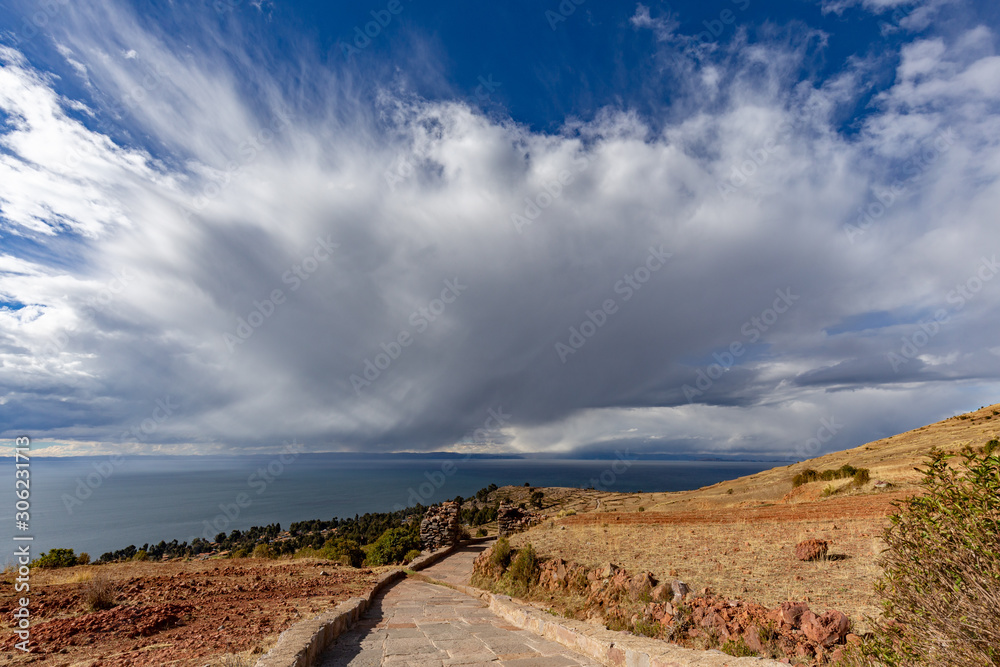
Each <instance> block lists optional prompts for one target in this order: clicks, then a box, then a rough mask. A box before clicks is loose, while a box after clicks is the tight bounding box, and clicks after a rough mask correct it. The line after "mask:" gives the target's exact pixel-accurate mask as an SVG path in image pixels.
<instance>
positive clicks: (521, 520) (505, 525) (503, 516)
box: [497, 503, 540, 537]
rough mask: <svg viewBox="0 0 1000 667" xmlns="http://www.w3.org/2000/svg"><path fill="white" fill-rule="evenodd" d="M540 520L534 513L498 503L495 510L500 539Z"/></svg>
mask: <svg viewBox="0 0 1000 667" xmlns="http://www.w3.org/2000/svg"><path fill="white" fill-rule="evenodd" d="M539 521H540V518H539V516H538V515H537V514H535V513H534V512H529V511H527V510H523V509H521V508H520V507H516V506H514V505H508V504H507V503H500V507H499V509H498V510H497V531H498V534H499V535H500V537H507V536H508V535H513V534H514V533H516V532H519V531H522V530H525V529H527V528H529V527H531V526H533V525H534V524H536V523H538V522H539Z"/></svg>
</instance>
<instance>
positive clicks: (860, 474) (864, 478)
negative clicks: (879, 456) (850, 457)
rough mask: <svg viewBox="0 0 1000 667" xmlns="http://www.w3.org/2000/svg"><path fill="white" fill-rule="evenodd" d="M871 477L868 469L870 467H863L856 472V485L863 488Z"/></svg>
mask: <svg viewBox="0 0 1000 667" xmlns="http://www.w3.org/2000/svg"><path fill="white" fill-rule="evenodd" d="M870 479H871V473H870V472H869V471H868V468H861V469H860V470H858V471H856V472H855V473H854V486H856V487H858V488H861V487H862V486H864V485H865V484H867V483H868V480H870Z"/></svg>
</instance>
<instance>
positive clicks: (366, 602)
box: [255, 545, 462, 667]
mask: <svg viewBox="0 0 1000 667" xmlns="http://www.w3.org/2000/svg"><path fill="white" fill-rule="evenodd" d="M459 546H462V545H453V546H450V547H445V548H443V549H438V550H437V551H434V552H431V553H428V554H424V555H422V556H418V557H417V558H414V559H413V560H412V561H410V563H409V564H408V565H407V566H406V569H409V570H413V571H416V570H421V569H423V568H425V567H430V566H431V565H433V564H434V563H436V562H438V561H439V560H441V559H442V558H444V557H445V556H447V555H449V554H450V553H451V552H452V551H454V550H455V549H456V548H457V547H459ZM405 577H406V572H405V571H404V570H403V568H397V569H395V570H390V571H389V572H386V573H384V574H382V575H381V576H380V577H379V578H378V579H377V580H376V582H375V585H374V586H373V587H372V588H371V590H369V591H368V592H367V593H366V594H365V595H364V596H362V597H356V598H350V599H348V600H345V601H344V602H341V603H340V604H338V605H337V606H336V607H334V608H333V610H332V611H328V612H326V613H325V614H320V615H319V616H314V617H313V618H308V619H306V620H304V621H299V622H298V623H296V624H294V625H293V626H291V627H290V628H288V629H287V630H285V631H284V632H282V633H281V634H280V635H278V643H277V644H275V646H274V648H272V649H271V650H270V651H268V652H267V654H265V655H264V656H263V657H262V658H260V659H258V660H257V662H256V663H255V667H312V665H313V664H314V663H315V662H316V661H317V660H318V659H319V657H320V656H321V655H322V654H323V652H324V651H325V650H326V649H327V647H329V646H330V644H332V643H333V641H334V640H335V639H336V638H337V637H339V636H340V635H342V634H343V633H344V632H346V631H347V630H349V629H350V628H351V626H352V625H354V624H355V623H356V622H357V620H358V619H359V618H361V615H362V614H364V613H365V612H366V611H368V608H369V607H371V604H372V600H374V599H375V598H376V596H378V594H379V593H381V592H382V591H384V590H386V589H387V588H389V587H391V586H392V585H393V584H395V583H396V582H397V581H400V580H402V579H404V578H405Z"/></svg>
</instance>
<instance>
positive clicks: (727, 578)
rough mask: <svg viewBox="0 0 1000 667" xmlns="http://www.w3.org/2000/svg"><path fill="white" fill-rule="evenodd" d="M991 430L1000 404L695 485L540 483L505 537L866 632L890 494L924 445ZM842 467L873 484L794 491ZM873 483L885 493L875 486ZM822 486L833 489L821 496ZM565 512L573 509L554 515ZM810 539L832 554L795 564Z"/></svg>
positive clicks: (904, 490) (976, 443) (909, 483)
mask: <svg viewBox="0 0 1000 667" xmlns="http://www.w3.org/2000/svg"><path fill="white" fill-rule="evenodd" d="M998 433H1000V405H993V406H989V407H986V408H983V409H980V410H976V411H974V412H971V413H968V414H966V415H960V416H957V417H952V418H949V419H946V420H944V421H941V422H938V423H936V424H930V425H928V426H923V427H920V428H918V429H915V430H913V431H909V432H907V433H903V434H900V435H896V436H892V437H890V438H885V439H882V440H878V441H875V442H871V443H868V444H865V445H862V446H861V447H857V448H854V449H850V450H846V451H842V452H836V453H833V454H827V455H825V456H822V457H819V458H816V459H812V460H809V461H804V462H802V463H796V464H793V465H789V466H781V467H778V468H773V469H771V470H766V471H763V472H761V473H757V474H755V475H749V476H746V477H741V478H739V479H735V480H731V481H727V482H721V483H719V484H714V485H712V486H708V487H704V488H701V489H697V490H694V491H685V492H680V493H629V494H615V493H606V492H598V491H585V490H574V489H547V488H546V489H542V491H543V492H544V493H545V503H544V504H545V507H544V509H543V512H545V513H546V514H547V515H548V516H549V519H547V520H546V521H545V522H544V523H542V524H541V525H540V526H537V527H535V528H533V529H531V530H530V531H528V532H525V533H522V534H519V535H516V536H515V537H514V538H512V540H511V543H512V544H513V545H514V546H522V545H524V544H526V543H528V542H530V543H531V544H533V545H534V547H535V549H536V550H537V551H538V552H539V555H541V556H543V557H556V556H558V557H561V558H564V559H566V560H573V561H576V562H579V563H583V564H586V565H589V566H596V565H600V564H603V563H607V562H613V563H616V564H618V565H621V566H623V567H625V568H626V569H627V570H629V571H630V572H640V571H650V572H652V573H653V574H654V575H656V576H657V577H658V578H659V579H661V580H663V579H668V580H669V579H674V578H679V579H681V580H683V581H685V582H686V583H687V584H688V585H689V586H691V588H692V590H695V591H698V590H700V589H702V588H704V587H708V588H710V589H711V590H712V591H713V592H714V593H717V594H720V595H724V596H727V597H733V598H742V599H745V600H751V601H754V602H758V603H760V604H764V605H767V606H776V605H777V604H779V603H781V602H783V601H785V600H805V601H807V602H809V603H810V606H811V607H812V608H813V609H815V610H818V611H825V610H826V609H838V610H840V611H843V612H844V613H846V614H848V616H850V617H851V619H852V621H853V622H854V623H855V628H856V629H857V630H860V631H864V630H865V624H864V622H863V617H864V616H865V615H872V616H875V615H877V614H878V611H879V610H878V607H877V606H876V600H875V597H874V591H873V587H872V584H873V583H874V581H875V579H876V578H877V577H878V574H879V571H880V570H879V568H878V566H877V563H876V561H877V558H878V555H879V554H880V553H881V551H882V549H883V544H882V542H881V539H880V537H881V535H882V531H883V529H884V526H885V524H886V522H887V513H888V512H890V511H891V510H892V507H891V504H890V503H891V501H892V500H896V499H899V498H902V497H905V496H907V495H910V494H912V493H914V492H916V491H917V490H918V487H917V485H916V483H917V482H918V481H919V478H920V475H919V473H917V472H916V471H915V470H914V468H916V467H918V466H921V465H922V464H923V463H924V461H925V457H926V455H927V454H928V453H929V452H930V451H931V450H932V449H934V448H938V449H944V450H946V451H958V450H960V449H962V448H963V447H966V446H971V447H974V448H978V447H981V446H983V445H984V444H985V443H986V442H987V441H989V440H991V439H993V438H997V437H998V435H997V434H998ZM844 464H850V465H852V466H855V467H857V468H869V469H870V471H871V480H872V482H871V483H869V484H868V485H866V486H865V487H863V488H862V489H855V488H853V487H852V486H850V484H849V482H848V481H846V480H836V481H834V482H829V481H820V482H814V483H811V484H806V485H803V486H801V487H799V488H797V489H794V492H793V487H792V478H793V477H794V476H795V475H796V474H798V473H800V472H802V471H803V470H806V469H808V468H812V469H815V470H827V469H833V468H840V467H841V466H843V465H844ZM876 480H884V481H887V482H890V483H891V484H892V485H893V488H892V489H891V491H889V492H887V493H886V492H878V491H876V490H875V489H874V488H873V483H874V482H875V481H876ZM831 484H832V486H833V487H835V488H838V489H839V492H838V493H837V494H835V495H832V496H830V497H828V498H825V497H823V491H824V489H825V488H826V487H827V486H829V485H831ZM730 490H731V491H730ZM500 492H501V493H504V494H506V495H507V496H508V497H509V498H510V499H511V500H513V501H515V502H523V501H526V500H527V497H528V489H526V488H523V489H522V488H520V487H504V488H502V489H500ZM640 507H641V508H643V510H644V512H643V513H642V514H639V508H640ZM566 509H573V510H575V511H576V512H577V516H573V517H568V518H565V519H563V518H556V517H558V516H559V515H558V513H559V512H560V511H561V510H566ZM814 537H815V538H819V539H825V540H828V541H830V542H831V549H830V555H831V556H832V558H829V559H827V560H824V561H820V562H812V563H804V562H800V561H798V560H797V559H796V558H795V555H794V547H795V545H796V544H797V543H798V542H800V541H802V540H806V539H809V538H814Z"/></svg>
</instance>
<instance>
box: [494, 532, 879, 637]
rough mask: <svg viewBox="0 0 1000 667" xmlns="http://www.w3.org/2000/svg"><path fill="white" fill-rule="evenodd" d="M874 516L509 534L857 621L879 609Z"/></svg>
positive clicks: (571, 555) (517, 540) (547, 551)
mask: <svg viewBox="0 0 1000 667" xmlns="http://www.w3.org/2000/svg"><path fill="white" fill-rule="evenodd" d="M875 524H876V522H874V521H872V520H868V519H864V520H847V521H837V522H828V521H827V522H817V521H799V522H780V523H777V522H761V523H746V522H739V523H731V524H724V525H720V524H683V525H626V526H616V525H614V524H610V523H609V524H596V525H589V526H586V525H585V526H572V525H571V526H565V527H562V526H560V525H559V524H558V522H556V523H555V525H554V526H553V524H552V523H546V524H544V525H542V526H539V527H536V528H534V529H532V530H531V531H528V532H526V533H521V534H519V535H516V536H514V537H513V538H512V539H511V544H512V545H513V546H516V547H520V546H523V545H524V544H526V543H528V542H531V544H532V545H534V547H535V549H536V550H537V551H538V552H539V553H540V554H543V555H545V556H550V557H552V556H557V557H561V558H565V559H567V560H574V561H576V562H579V563H583V564H585V565H588V566H597V565H601V564H603V563H607V562H613V563H616V564H618V565H621V566H623V567H624V568H626V569H627V570H629V571H630V572H640V571H647V570H648V571H649V572H652V573H653V574H654V575H655V576H656V577H657V578H658V579H660V580H661V581H662V580H668V581H669V580H672V579H675V578H677V579H680V580H682V581H684V582H686V583H687V584H688V585H689V586H690V587H691V588H692V590H695V591H699V590H701V589H702V588H704V587H708V588H710V589H711V590H712V592H714V593H716V594H719V595H723V596H725V597H731V598H740V599H745V600H752V601H754V602H758V603H760V604H763V605H766V606H769V607H773V606H776V605H778V604H779V603H781V602H783V601H785V600H805V601H808V602H809V603H810V605H811V606H812V607H813V609H815V610H818V611H825V610H826V609H839V610H840V611H843V612H844V613H846V614H847V615H848V616H850V617H851V618H852V619H853V620H854V621H856V622H860V621H861V620H862V618H863V616H864V615H865V614H875V613H877V611H878V610H877V607H876V605H875V600H874V597H873V595H872V583H873V582H874V581H875V578H876V576H877V574H878V568H877V567H876V565H875V559H876V557H877V556H878V554H879V553H880V552H881V550H882V543H881V540H880V539H879V538H878V534H879V533H880V530H878V529H877V527H876V525H875ZM814 537H815V538H819V539H826V540H829V541H831V542H832V544H833V546H832V548H831V551H830V555H831V556H832V557H831V558H829V559H827V560H825V561H817V562H811V563H805V562H801V561H799V560H797V559H796V558H795V554H794V547H795V545H796V544H797V543H798V542H800V541H802V540H806V539H810V538H814Z"/></svg>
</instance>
